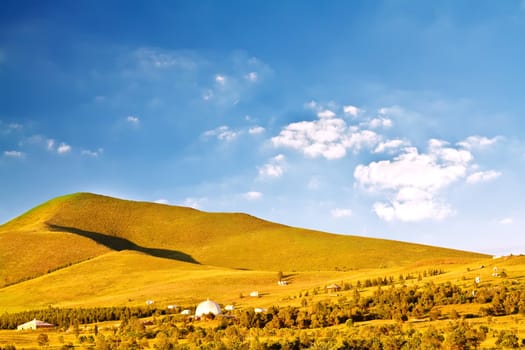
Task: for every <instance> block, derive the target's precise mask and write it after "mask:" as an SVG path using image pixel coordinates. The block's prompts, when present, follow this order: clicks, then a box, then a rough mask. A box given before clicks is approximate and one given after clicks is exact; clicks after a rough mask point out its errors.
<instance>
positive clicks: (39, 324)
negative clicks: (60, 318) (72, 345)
mask: <svg viewBox="0 0 525 350" xmlns="http://www.w3.org/2000/svg"><path fill="white" fill-rule="evenodd" d="M53 327H55V325H54V324H51V323H47V322H44V321H40V320H37V319H36V318H35V319H34V320H32V321H29V322H26V323H24V324H21V325H19V326H18V327H16V329H17V330H19V331H22V330H27V329H33V330H36V329H42V328H53Z"/></svg>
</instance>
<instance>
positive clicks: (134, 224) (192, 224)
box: [0, 193, 484, 283]
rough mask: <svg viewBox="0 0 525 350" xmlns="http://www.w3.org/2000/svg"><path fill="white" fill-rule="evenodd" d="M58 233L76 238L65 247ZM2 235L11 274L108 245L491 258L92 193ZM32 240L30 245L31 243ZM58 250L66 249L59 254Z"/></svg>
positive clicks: (217, 261)
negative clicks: (22, 262)
mask: <svg viewBox="0 0 525 350" xmlns="http://www.w3.org/2000/svg"><path fill="white" fill-rule="evenodd" d="M35 235H36V236H35ZM57 240H60V241H64V242H66V241H67V242H69V243H64V244H65V246H63V245H61V244H62V243H60V244H59V243H57V242H56V241H57ZM0 242H1V243H7V244H8V245H7V246H8V247H10V248H9V249H7V250H9V251H11V252H13V251H16V254H15V255H16V256H11V255H10V254H9V253H8V252H6V250H3V253H2V257H0V259H3V260H1V261H2V262H3V264H2V265H1V266H2V267H0V269H1V270H2V271H1V273H3V274H4V275H5V274H6V273H5V270H4V266H7V265H6V264H12V260H13V259H15V258H20V257H21V258H22V259H24V260H25V259H29V261H31V262H32V261H33V260H36V261H43V260H49V258H50V255H53V256H54V255H60V256H61V257H60V258H59V259H58V260H57V261H49V263H50V264H51V263H54V264H55V267H59V266H61V265H63V264H65V263H68V262H70V263H73V262H77V261H80V260H83V259H86V258H88V257H94V256H98V255H101V254H104V253H106V252H107V251H108V249H110V250H136V251H139V252H143V253H146V254H149V255H152V256H156V257H163V258H171V259H175V260H180V261H186V262H193V263H198V264H202V265H212V266H219V267H226V268H232V269H247V270H266V271H278V270H286V271H318V270H335V269H338V270H351V269H359V268H384V267H392V266H404V265H407V264H412V263H415V262H417V261H420V260H428V259H434V260H436V259H437V260H439V259H456V260H465V261H468V260H469V259H479V258H483V257H484V255H481V254H476V253H470V252H464V251H457V250H452V249H444V248H437V247H431V246H425V245H419V244H410V243H404V242H397V241H391V240H382V239H372V238H364V237H358V236H347V235H335V234H329V233H324V232H319V231H312V230H306V229H300V228H294V227H289V226H284V225H280V224H276V223H272V222H268V221H264V220H261V219H258V218H255V217H253V216H250V215H246V214H240V213H207V212H203V211H199V210H195V209H191V208H186V207H179V206H168V205H162V204H154V203H146V202H133V201H127V200H120V199H115V198H111V197H106V196H100V195H95V194H89V193H78V194H73V195H67V196H63V197H59V198H56V199H53V200H51V201H49V202H47V203H44V204H42V205H40V206H38V207H36V208H34V209H33V210H31V211H29V212H27V213H25V214H23V215H22V216H20V217H18V218H16V219H14V220H12V221H10V222H8V223H7V224H5V225H3V226H0ZM28 242H38V243H34V244H33V245H31V244H30V243H28ZM94 242H96V243H98V244H93V243H94ZM26 245H29V246H28V248H30V249H24V246H26ZM34 245H38V246H39V247H40V248H41V249H37V248H36V247H34ZM68 245H69V247H67V246H68ZM3 246H4V245H3ZM57 251H59V252H60V254H55V253H56V252H57ZM51 252H54V254H50V253H51ZM28 256H32V257H31V258H28ZM305 257H308V258H307V259H305ZM54 259H55V258H54V257H53V258H52V259H51V260H54ZM17 264H18V263H17ZM28 265H30V264H29V263H28ZM21 266H22V265H20V268H17V269H16V270H21V271H17V273H18V272H20V274H19V276H23V275H24V274H25V275H26V276H32V275H34V274H35V272H36V271H35V269H34V268H33V269H31V271H29V270H27V273H25V271H24V270H25V268H22V267H21ZM50 268H53V267H50V266H45V269H44V270H43V271H42V272H45V271H47V270H49V269H50ZM0 283H1V282H0Z"/></svg>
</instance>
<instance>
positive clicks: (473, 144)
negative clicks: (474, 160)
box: [458, 135, 501, 150]
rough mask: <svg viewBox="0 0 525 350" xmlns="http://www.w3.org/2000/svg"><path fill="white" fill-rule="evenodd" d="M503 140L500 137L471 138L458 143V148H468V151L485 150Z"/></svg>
mask: <svg viewBox="0 0 525 350" xmlns="http://www.w3.org/2000/svg"><path fill="white" fill-rule="evenodd" d="M500 139H501V137H500V136H496V137H493V138H488V137H485V136H477V135H475V136H469V137H467V138H466V139H465V140H463V141H461V142H458V146H461V147H463V148H466V149H468V150H473V149H483V148H487V147H489V146H492V145H493V144H495V143H496V142H498V141H499V140H500Z"/></svg>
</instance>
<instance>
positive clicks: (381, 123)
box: [368, 118, 393, 129]
mask: <svg viewBox="0 0 525 350" xmlns="http://www.w3.org/2000/svg"><path fill="white" fill-rule="evenodd" d="M392 125H393V122H392V119H389V118H374V119H372V120H370V121H369V122H368V126H369V127H370V128H372V129H378V128H385V129H386V128H390V127H392Z"/></svg>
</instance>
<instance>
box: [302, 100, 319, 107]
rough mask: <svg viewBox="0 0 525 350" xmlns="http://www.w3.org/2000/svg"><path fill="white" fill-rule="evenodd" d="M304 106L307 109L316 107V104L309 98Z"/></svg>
mask: <svg viewBox="0 0 525 350" xmlns="http://www.w3.org/2000/svg"><path fill="white" fill-rule="evenodd" d="M304 106H305V107H306V108H308V109H317V106H318V104H317V102H315V101H314V100H311V101H310V102H307V103H306V104H305V105H304Z"/></svg>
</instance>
